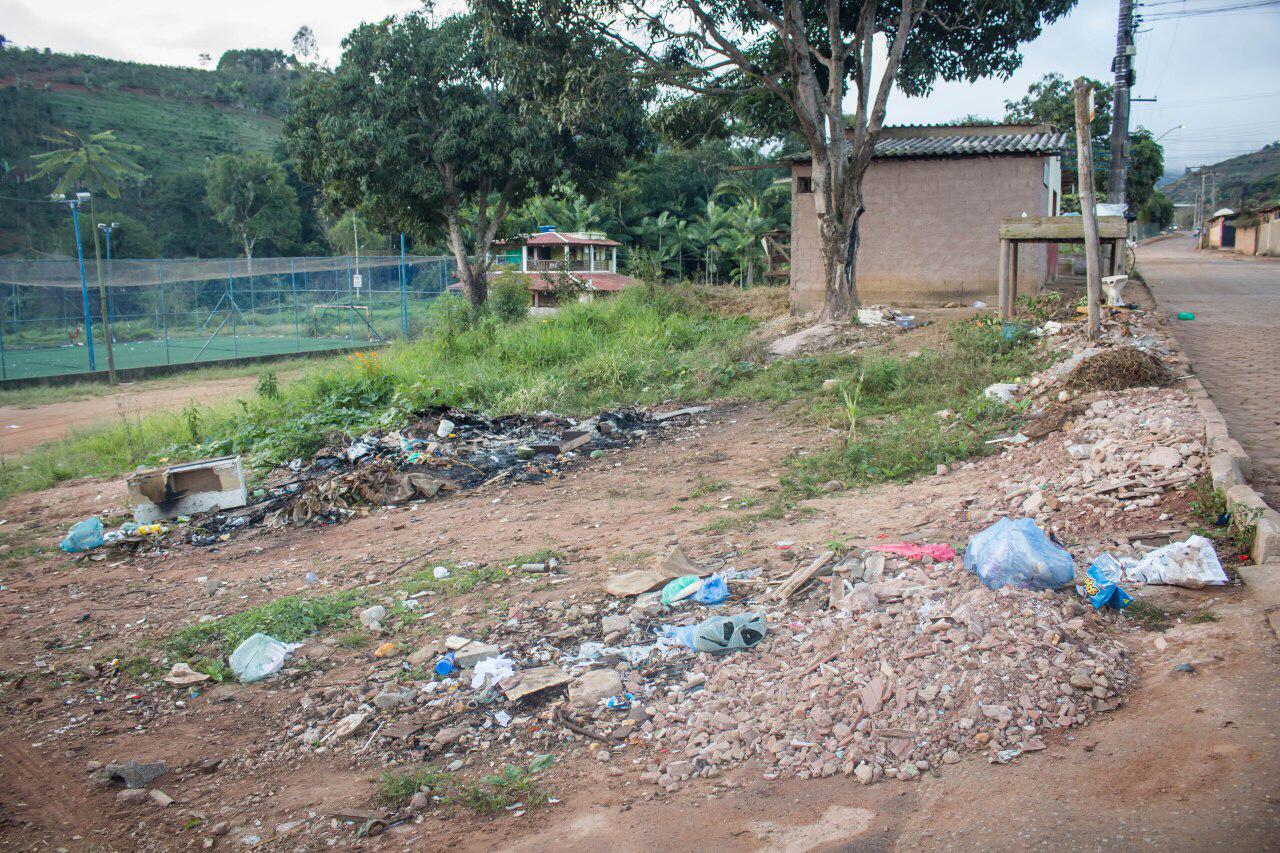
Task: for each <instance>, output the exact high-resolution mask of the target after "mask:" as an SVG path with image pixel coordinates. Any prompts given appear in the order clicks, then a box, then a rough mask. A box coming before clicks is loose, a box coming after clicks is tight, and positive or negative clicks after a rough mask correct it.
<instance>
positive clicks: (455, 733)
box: [435, 726, 467, 748]
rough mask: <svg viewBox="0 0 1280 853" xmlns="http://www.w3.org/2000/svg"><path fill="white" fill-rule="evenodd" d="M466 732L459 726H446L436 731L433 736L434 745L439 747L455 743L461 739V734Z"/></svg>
mask: <svg viewBox="0 0 1280 853" xmlns="http://www.w3.org/2000/svg"><path fill="white" fill-rule="evenodd" d="M466 733H467V730H466V729H464V728H461V727H459V726H446V727H445V728H443V729H441V730H440V731H438V732H436V737H435V743H436V746H438V747H441V748H444V747H446V746H451V745H453V744H455V743H457V742H458V741H459V740H461V739H462V736H463V735H464V734H466Z"/></svg>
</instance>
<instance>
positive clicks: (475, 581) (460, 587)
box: [400, 563, 507, 595]
mask: <svg viewBox="0 0 1280 853" xmlns="http://www.w3.org/2000/svg"><path fill="white" fill-rule="evenodd" d="M505 565H507V564H506V563H504V564H503V566H505ZM445 568H447V569H448V570H449V576H448V577H447V578H437V577H436V576H435V566H432V567H431V568H428V569H422V570H420V571H417V572H414V573H413V574H412V575H410V576H409V577H408V578H407V579H406V580H403V581H401V582H400V588H401V589H403V590H404V592H405V594H406V595H413V594H415V593H419V592H424V591H429V592H432V593H434V594H438V595H461V594H462V593H466V592H471V590H473V589H475V588H476V587H478V586H481V585H483V584H496V583H498V582H500V581H503V580H506V578H507V571H506V569H505V568H503V567H502V566H488V565H483V566H471V567H468V568H465V569H460V568H458V567H456V566H449V565H446V566H445Z"/></svg>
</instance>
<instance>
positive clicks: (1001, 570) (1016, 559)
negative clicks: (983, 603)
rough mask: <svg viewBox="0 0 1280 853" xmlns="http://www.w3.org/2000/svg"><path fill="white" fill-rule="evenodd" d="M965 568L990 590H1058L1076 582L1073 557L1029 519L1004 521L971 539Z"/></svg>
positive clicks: (966, 553)
mask: <svg viewBox="0 0 1280 853" xmlns="http://www.w3.org/2000/svg"><path fill="white" fill-rule="evenodd" d="M964 567H965V568H966V569H968V570H969V571H971V572H973V573H974V574H975V575H977V576H978V580H980V581H982V583H983V585H984V586H986V587H987V589H999V588H1000V587H1002V586H1004V585H1005V584H1012V585H1013V586H1016V587H1018V588H1019V589H1033V590H1042V589H1057V588H1058V587H1060V586H1062V585H1064V584H1068V583H1070V582H1071V581H1072V580H1074V579H1075V576H1076V567H1075V563H1074V562H1073V561H1072V559H1071V555H1070V554H1068V553H1067V551H1066V549H1065V548H1062V547H1060V546H1058V545H1056V544H1054V542H1053V541H1052V540H1050V539H1049V537H1048V536H1046V535H1045V533H1044V531H1043V530H1041V529H1040V528H1039V527H1036V523H1035V522H1034V521H1032V520H1031V519H1029V518H1019V519H1018V520H1017V521H1011V520H1010V519H1008V518H1002V519H1000V520H999V521H997V522H996V523H995V524H993V525H991V526H990V527H988V528H987V529H986V530H984V531H982V532H981V533H975V534H974V535H973V536H972V537H970V538H969V545H968V547H966V548H965V549H964Z"/></svg>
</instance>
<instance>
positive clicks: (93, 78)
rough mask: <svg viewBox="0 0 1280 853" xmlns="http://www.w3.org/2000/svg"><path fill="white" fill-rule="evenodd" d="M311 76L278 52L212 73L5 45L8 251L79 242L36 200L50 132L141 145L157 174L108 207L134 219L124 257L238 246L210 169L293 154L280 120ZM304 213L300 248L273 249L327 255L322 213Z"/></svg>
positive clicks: (4, 225) (62, 215)
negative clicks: (224, 162) (231, 160)
mask: <svg viewBox="0 0 1280 853" xmlns="http://www.w3.org/2000/svg"><path fill="white" fill-rule="evenodd" d="M301 73H302V72H301V71H300V70H299V69H298V68H297V67H296V66H295V65H294V64H293V62H292V60H291V58H290V57H287V56H285V55H284V54H283V53H280V52H279V51H230V52H228V53H227V54H226V55H224V56H223V58H222V60H221V61H220V62H219V67H218V69H216V70H211V71H205V70H201V69H195V68H169V67H164V66H156V65H144V64H141V63H135V62H121V61H117V60H111V59H102V58H99V57H92V56H79V55H75V56H69V55H65V54H57V53H51V52H46V51H39V50H34V49H23V48H9V49H5V50H0V173H2V174H0V196H3V198H0V254H5V253H13V252H19V253H23V254H29V255H33V256H42V255H46V254H53V255H67V254H70V253H71V251H72V250H73V248H74V247H73V245H72V241H71V236H70V230H69V223H68V222H67V213H66V210H65V208H62V207H57V206H53V205H47V204H41V203H37V202H39V201H41V200H43V199H45V198H47V197H48V193H49V191H50V190H51V189H52V186H53V184H52V182H51V181H49V180H47V179H46V180H29V179H30V177H31V174H32V172H33V171H34V164H33V162H32V161H31V159H30V158H31V155H32V154H35V153H39V152H42V151H45V150H47V149H48V148H49V147H50V144H49V142H48V141H47V140H46V139H45V138H44V137H46V136H48V135H50V134H51V133H53V132H54V131H55V130H58V129H62V128H66V129H69V130H73V131H76V132H78V133H83V134H89V133H94V132H98V131H102V130H114V131H115V134H116V137H117V138H118V139H120V140H122V141H124V142H127V143H131V144H134V145H137V146H139V150H138V151H137V152H136V157H135V159H136V160H137V162H138V163H139V165H141V166H142V168H143V170H144V171H145V172H146V175H147V177H146V179H144V180H143V181H142V182H141V183H140V184H138V185H137V186H131V187H129V188H128V189H126V190H125V191H124V193H123V194H122V197H121V198H120V199H119V200H118V201H117V200H109V199H106V198H101V199H99V205H100V207H99V210H100V211H101V212H103V213H105V214H110V215H111V216H112V217H113V218H114V219H116V220H117V221H120V220H122V219H123V221H124V222H125V225H126V226H127V227H123V228H122V229H121V233H120V234H119V235H118V238H119V245H118V246H117V248H118V249H119V251H120V254H121V255H122V256H135V257H136V256H145V255H152V254H163V255H165V256H168V257H183V256H206V257H208V256H218V255H227V254H235V253H236V246H235V244H234V243H233V241H232V240H231V235H230V233H229V232H228V231H227V229H226V228H225V227H224V226H223V225H221V224H219V223H218V222H216V221H215V220H214V219H213V214H212V211H211V210H210V209H209V208H208V206H207V205H206V204H205V201H204V197H205V189H204V171H205V168H206V166H207V164H208V163H209V161H210V160H211V159H212V158H213V157H216V156H218V155H220V154H229V153H236V154H241V153H246V152H252V151H258V152H264V153H268V154H271V155H272V156H274V157H276V158H277V159H279V160H281V161H282V162H283V159H284V158H283V152H282V148H281V123H280V116H281V115H282V114H283V111H284V109H285V106H286V101H287V97H288V90H289V86H290V84H291V83H292V82H293V81H294V80H295V79H296V78H297V76H298V75H299V74H301ZM291 177H292V176H291ZM294 180H295V181H296V179H294ZM297 189H299V190H300V192H299V196H300V197H302V196H304V195H305V196H306V197H307V198H309V197H310V195H311V193H310V191H309V190H305V188H302V187H297ZM23 200H26V201H23ZM304 214H305V215H304V220H305V221H304V223H303V226H304V227H303V228H302V230H301V232H300V236H299V239H298V240H297V241H296V242H295V244H294V245H288V246H273V247H267V248H269V249H270V250H272V251H279V252H295V251H296V252H302V251H308V250H310V251H323V246H322V245H321V244H322V237H321V236H320V231H319V228H318V225H317V224H316V223H315V216H314V212H312V211H310V208H309V206H308V209H307V210H306V211H304ZM308 225H309V226H310V227H308ZM129 226H131V227H129Z"/></svg>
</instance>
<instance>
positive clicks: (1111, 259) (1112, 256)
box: [1107, 240, 1120, 275]
mask: <svg viewBox="0 0 1280 853" xmlns="http://www.w3.org/2000/svg"><path fill="white" fill-rule="evenodd" d="M1118 254H1120V241H1119V240H1112V241H1111V252H1110V253H1109V254H1108V255H1107V275H1115V274H1116V256H1117V255H1118Z"/></svg>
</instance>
